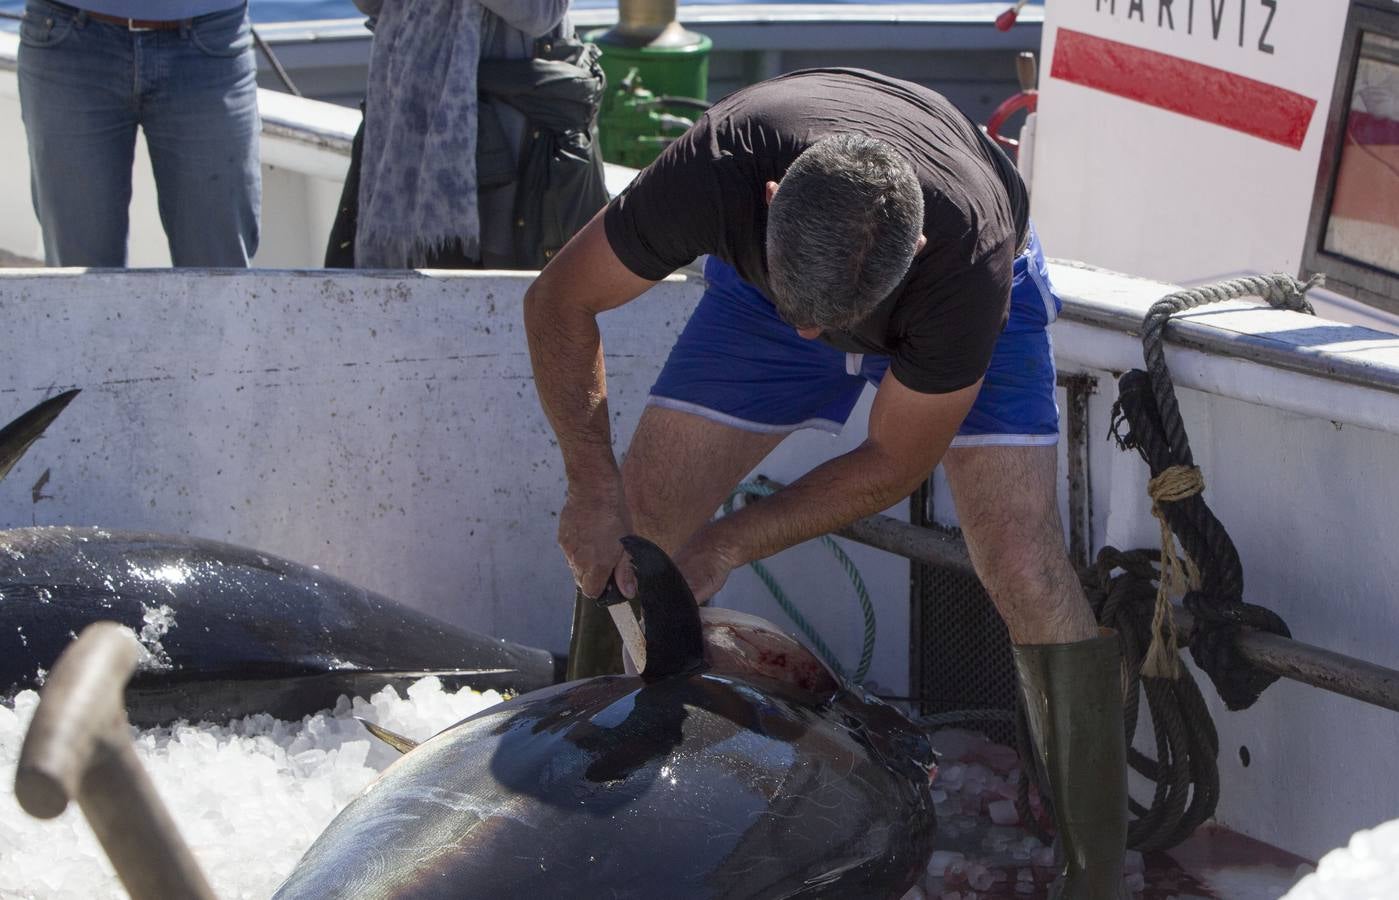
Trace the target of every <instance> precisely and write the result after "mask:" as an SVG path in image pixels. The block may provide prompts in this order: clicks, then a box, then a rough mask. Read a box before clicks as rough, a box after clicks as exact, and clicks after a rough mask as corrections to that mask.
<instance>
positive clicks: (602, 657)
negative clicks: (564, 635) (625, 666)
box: [564, 591, 622, 681]
mask: <svg viewBox="0 0 1399 900" xmlns="http://www.w3.org/2000/svg"><path fill="white" fill-rule="evenodd" d="M621 673H622V638H621V637H620V636H619V635H618V634H617V626H615V625H613V624H612V616H611V615H609V614H608V612H607V610H605V609H603V608H602V607H600V606H598V605H597V601H596V600H592V599H590V598H588V597H585V596H583V592H582V591H578V592H577V593H576V594H575V595H574V600H573V634H572V636H571V637H570V638H569V641H568V668H567V670H566V671H565V673H564V678H566V679H567V680H569V681H574V680H576V679H579V678H592V677H593V676H594V675H620V674H621Z"/></svg>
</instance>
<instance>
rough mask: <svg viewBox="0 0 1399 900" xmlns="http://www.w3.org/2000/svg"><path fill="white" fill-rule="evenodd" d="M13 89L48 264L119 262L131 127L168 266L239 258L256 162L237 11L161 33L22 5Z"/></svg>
mask: <svg viewBox="0 0 1399 900" xmlns="http://www.w3.org/2000/svg"><path fill="white" fill-rule="evenodd" d="M19 97H20V108H21V111H22V113H23V117H24V126H25V130H26V131H27V133H28V136H29V165H30V185H31V189H32V192H33V197H34V211H35V213H37V214H38V217H39V224H40V226H41V227H42V229H43V233H44V258H45V261H46V262H47V263H48V264H49V265H51V266H108V267H119V266H124V265H125V264H126V239H127V230H128V214H127V210H128V208H129V207H130V205H131V166H132V162H133V160H134V158H135V150H136V129H137V127H138V126H139V127H140V128H141V129H142V130H143V131H144V132H145V135H146V145H147V147H148V148H149V150H150V157H151V166H152V169H153V171H154V174H155V184H156V194H157V197H158V202H159V208H160V220H161V224H162V225H163V226H164V227H165V235H166V237H167V238H168V239H169V241H170V257H171V260H172V261H173V262H174V264H175V265H177V266H228V267H243V266H247V265H248V258H249V257H251V256H252V255H253V254H254V253H255V252H256V251H257V242H258V214H259V207H260V205H261V200H262V170H261V167H260V165H259V162H258V138H259V132H260V124H259V120H258V114H257V82H256V63H255V60H254V59H253V50H252V35H251V31H250V29H249V25H248V16H247V8H246V6H238V7H235V8H233V9H229V10H225V11H223V12H217V13H211V14H209V15H205V16H199V17H198V18H195V19H191V20H190V21H189V22H188V23H186V24H184V25H182V26H181V27H180V28H177V29H173V30H168V31H128V30H127V29H126V28H125V27H124V26H121V25H111V24H108V23H105V22H99V21H96V20H95V19H92V18H91V17H89V16H88V15H87V13H84V12H82V11H80V10H77V9H75V8H73V7H71V6H67V5H65V4H61V3H51V2H48V0H29V2H28V5H27V7H26V9H25V12H24V22H23V23H22V25H21V26H20V48H19Z"/></svg>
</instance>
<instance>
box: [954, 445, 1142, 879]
mask: <svg viewBox="0 0 1399 900" xmlns="http://www.w3.org/2000/svg"><path fill="white" fill-rule="evenodd" d="M1057 460H1058V454H1057V453H1056V451H1055V448H1053V447H967V448H959V449H955V450H951V451H949V452H948V453H947V456H946V458H945V459H944V460H943V464H944V466H945V467H946V470H947V476H948V481H949V484H950V485H951V487H952V497H953V500H954V501H955V502H956V504H957V514H958V518H959V519H960V520H961V522H962V532H963V534H965V535H966V538H967V546H968V548H969V549H970V551H971V556H972V562H973V564H974V565H975V566H976V570H977V574H978V575H979V576H980V577H981V580H982V583H983V584H984V585H985V586H986V591H987V593H988V594H990V595H991V600H992V602H994V603H995V604H996V609H997V610H999V611H1000V613H1001V617H1002V618H1004V619H1005V622H1006V626H1007V627H1008V628H1009V629H1010V637H1011V641H1012V642H1013V643H1014V644H1015V646H1014V648H1013V653H1014V657H1015V669H1016V675H1017V677H1018V679H1019V682H1020V693H1021V697H1022V699H1023V701H1024V705H1025V716H1026V720H1027V722H1028V723H1029V726H1030V734H1031V736H1032V737H1033V739H1034V744H1035V749H1036V756H1037V758H1036V763H1037V767H1038V768H1039V770H1040V771H1041V772H1042V773H1043V774H1044V776H1045V779H1046V781H1047V782H1048V785H1049V792H1050V796H1051V798H1052V800H1053V807H1054V820H1055V825H1056V828H1055V833H1056V837H1057V840H1058V845H1059V848H1060V855H1061V858H1062V861H1063V870H1062V873H1061V875H1060V877H1059V879H1058V880H1057V881H1056V882H1055V884H1054V886H1053V887H1052V888H1051V891H1050V897H1051V898H1053V900H1121V898H1125V897H1126V896H1127V893H1126V891H1125V889H1124V887H1123V884H1122V856H1123V852H1124V850H1125V845H1126V839H1127V759H1126V756H1127V751H1126V741H1125V740H1124V734H1123V720H1122V688H1121V666H1122V663H1121V653H1120V650H1119V649H1118V645H1117V637H1116V635H1113V634H1107V635H1101V636H1100V634H1099V631H1098V627H1097V623H1096V622H1095V621H1094V618H1093V613H1092V610H1091V609H1090V608H1089V606H1088V602H1087V600H1085V599H1084V596H1083V588H1082V587H1081V586H1080V584H1079V581H1078V576H1077V575H1076V574H1075V573H1074V569H1073V566H1072V565H1071V564H1070V563H1069V558H1068V554H1066V553H1065V552H1064V530H1063V525H1062V524H1061V522H1060V519H1059V505H1058V501H1057V498H1056V496H1055V485H1056V468H1057V466H1056V463H1057Z"/></svg>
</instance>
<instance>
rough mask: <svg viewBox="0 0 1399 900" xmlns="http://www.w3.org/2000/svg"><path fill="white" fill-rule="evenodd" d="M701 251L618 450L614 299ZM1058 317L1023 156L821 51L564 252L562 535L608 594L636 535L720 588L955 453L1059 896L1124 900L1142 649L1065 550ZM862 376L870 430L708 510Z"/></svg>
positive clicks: (697, 588)
mask: <svg viewBox="0 0 1399 900" xmlns="http://www.w3.org/2000/svg"><path fill="white" fill-rule="evenodd" d="M705 254H707V255H708V261H707V262H706V264H705V271H704V274H705V279H706V281H707V289H706V291H705V293H704V296H703V298H702V299H701V300H700V302H699V305H698V306H697V308H696V309H695V311H694V314H693V315H692V316H691V318H690V321H689V322H688V324H687V325H686V326H685V329H684V331H683V333H682V334H681V336H680V339H679V341H678V342H677V343H676V345H675V348H674V349H673V350H672V352H671V355H670V358H669V359H668V361H667V362H666V365H665V367H664V369H663V371H662V372H661V375H660V377H659V379H658V380H657V382H656V384H655V386H654V387H653V388H652V393H651V398H650V403H649V405H648V406H647V408H646V410H645V412H644V413H643V415H642V417H641V421H640V424H639V425H638V427H637V430H636V434H635V435H634V436H633V438H632V441H631V445H630V447H629V449H628V451H627V454H626V461H625V463H623V464H622V465H621V466H620V467H619V466H618V463H617V460H616V456H615V454H614V453H613V448H612V438H611V430H610V427H609V418H608V409H607V385H606V377H605V369H604V365H603V348H602V344H601V340H600V337H599V331H598V326H597V320H596V317H597V316H598V315H599V314H600V313H603V312H605V311H607V310H609V309H613V308H615V307H618V306H621V305H622V304H624V303H627V302H628V301H630V300H632V299H633V298H635V297H636V296H638V295H639V294H641V293H643V292H645V291H646V290H647V288H649V287H650V286H651V285H652V284H653V283H655V282H656V281H658V280H659V279H661V278H664V277H665V276H666V275H668V274H670V273H671V272H672V271H674V270H675V269H677V268H679V267H680V266H683V265H685V264H687V263H689V262H690V261H691V260H693V259H695V258H696V257H698V256H701V255H705ZM1058 308H1059V301H1058V298H1057V297H1056V296H1055V295H1054V293H1053V291H1052V289H1051V288H1050V285H1049V279H1048V277H1047V274H1046V270H1045V265H1044V257H1043V255H1042V254H1041V251H1040V248H1039V243H1038V241H1037V240H1036V237H1035V233H1034V230H1033V228H1032V227H1031V225H1030V222H1029V202H1028V198H1027V195H1026V191H1025V186H1024V184H1023V183H1022V182H1021V180H1020V177H1019V175H1018V174H1017V173H1016V171H1015V168H1014V166H1013V165H1012V164H1011V163H1010V161H1009V160H1008V159H1007V158H1006V157H1005V155H1004V154H1002V153H1001V152H1000V150H999V149H998V148H997V147H996V146H995V145H994V144H993V143H992V142H991V141H990V140H988V139H987V138H986V137H985V136H984V135H982V133H981V132H980V131H979V130H978V129H977V128H976V126H975V125H973V124H972V123H971V122H970V121H969V120H968V119H967V118H966V117H965V116H963V115H962V114H961V113H960V112H959V111H957V109H955V108H954V107H953V106H952V105H951V104H950V103H949V102H948V101H947V100H946V99H944V98H943V97H941V96H940V95H938V94H936V93H934V92H932V91H930V90H927V89H925V88H922V87H919V86H918V85H915V84H910V83H907V82H903V81H898V80H895V79H892V78H887V77H885V76H882V75H877V74H874V73H871V72H862V71H855V70H839V69H823V70H808V71H803V72H796V73H792V74H790V75H785V76H782V77H780V78H776V79H773V80H771V81H767V82H763V83H761V84H758V85H754V86H752V87H749V88H747V89H744V90H741V91H738V92H737V93H735V94H732V95H730V96H729V97H727V98H726V99H724V100H723V101H721V102H719V103H717V104H715V106H714V107H713V108H712V109H710V110H709V112H708V113H707V114H706V115H705V116H704V117H703V118H702V119H701V120H700V122H699V123H698V124H696V125H695V126H694V127H693V128H692V129H690V130H689V131H688V132H687V133H686V134H685V135H684V136H683V137H681V138H680V139H679V140H677V141H676V142H675V143H673V144H672V145H671V146H669V147H668V148H667V149H666V150H665V152H664V153H663V154H662V155H661V156H660V158H658V159H657V160H656V161H655V162H654V163H653V164H652V165H650V166H649V167H647V168H646V170H645V171H643V172H642V173H641V174H640V175H639V176H638V177H637V179H636V181H635V182H634V183H633V184H632V185H631V187H630V188H629V189H628V190H627V191H626V192H625V193H624V194H623V195H622V196H620V197H618V198H616V199H615V200H613V201H612V203H611V204H610V205H609V206H608V207H607V208H606V209H605V210H604V211H603V212H602V213H600V214H599V215H598V216H597V217H596V218H594V219H593V220H592V222H591V223H590V224H589V225H588V226H587V227H586V228H584V230H583V231H581V232H580V233H579V234H578V235H577V236H576V237H575V238H574V239H573V240H572V241H571V242H570V243H569V244H568V245H567V246H565V247H564V248H563V250H562V251H560V253H559V255H558V257H557V258H555V259H554V261H553V262H552V263H551V264H550V265H549V266H548V268H547V269H545V271H544V272H543V273H542V274H541V275H540V277H539V278H538V280H536V281H535V283H534V284H533V286H532V287H531V288H530V290H529V292H528V294H527V295H526V298H525V325H526V331H527V333H528V337H529V346H530V354H531V358H532V361H533V365H534V375H535V380H536V384H537V386H538V390H539V395H540V400H541V402H542V404H543V406H544V410H545V412H546V414H547V415H548V417H549V420H550V422H551V423H552V425H553V428H554V431H555V434H556V435H557V437H558V441H559V447H560V450H561V451H562V453H563V459H564V465H565V470H566V474H567V479H568V495H567V499H566V501H565V503H564V507H563V509H562V511H561V513H560V517H559V543H560V545H561V546H562V547H563V550H564V554H565V556H566V557H567V560H568V564H569V566H570V568H571V569H572V571H573V574H574V578H575V580H576V581H577V583H578V586H579V589H580V590H581V591H582V593H583V594H585V595H587V596H589V597H596V596H597V595H599V594H600V593H601V592H602V590H603V589H604V586H605V585H606V583H607V580H608V578H609V576H614V575H615V577H616V579H617V583H618V585H619V586H620V587H621V589H622V592H623V593H624V594H627V595H631V594H632V593H633V591H634V583H633V578H632V573H631V572H630V570H629V567H628V566H619V563H620V562H621V556H622V550H621V545H620V544H619V543H618V538H620V537H621V536H622V535H624V534H627V533H631V532H634V533H637V534H641V535H644V536H645V537H647V538H649V539H651V540H652V541H654V542H656V543H657V544H659V545H660V546H661V547H662V548H664V549H665V550H666V551H667V552H669V553H671V554H672V555H673V556H674V557H675V559H676V562H677V563H678V564H679V565H680V568H681V570H682V571H683V572H684V573H685V576H686V578H687V579H688V580H689V582H690V585H691V587H692V588H693V589H694V592H695V596H696V598H697V599H698V600H700V601H701V602H704V601H705V600H708V599H709V598H710V597H712V596H713V595H714V593H715V592H716V591H718V590H719V588H720V587H721V586H722V585H723V584H724V581H725V579H726V578H727V577H728V574H729V572H730V571H732V570H733V569H734V568H735V567H737V566H741V565H743V564H745V563H748V562H751V561H753V560H757V559H761V558H763V557H766V556H769V555H771V554H774V553H777V552H778V551H780V550H783V549H785V548H787V547H791V546H793V545H794V544H798V543H800V542H802V541H805V540H808V539H810V538H814V537H817V536H819V535H822V534H825V533H827V532H830V531H833V530H835V529H838V528H840V527H842V526H844V525H847V524H849V523H850V522H853V521H855V520H856V519H859V518H861V517H864V516H867V515H870V514H872V513H876V512H878V511H880V510H883V509H885V508H887V507H889V506H890V505H892V504H893V503H896V502H897V501H898V500H899V499H901V498H903V497H905V496H907V495H908V494H909V493H910V492H911V491H912V490H913V489H914V488H916V487H917V486H918V485H919V484H920V483H921V482H922V481H923V480H924V479H926V478H927V477H928V474H929V473H930V472H931V471H932V470H933V468H934V467H935V466H937V465H938V463H939V462H941V463H942V465H943V467H944V469H945V471H946V473H947V477H948V481H949V484H950V485H951V488H952V494H953V499H954V501H955V503H956V506H957V512H958V517H959V519H960V521H961V525H962V530H963V532H964V534H965V536H966V540H967V544H968V547H969V549H970V551H971V556H972V560H973V562H974V564H975V566H976V570H977V573H978V574H979V576H980V578H981V580H982V582H983V583H984V584H985V586H986V589H987V591H988V593H989V594H990V596H991V599H992V600H993V602H994V603H995V605H996V608H997V609H998V610H999V612H1000V614H1001V616H1002V617H1003V618H1004V619H1005V622H1006V624H1007V626H1008V627H1009V629H1010V635H1011V639H1012V641H1013V642H1014V644H1015V659H1016V667H1017V671H1018V674H1019V677H1020V684H1021V689H1022V694H1023V697H1024V699H1025V702H1026V706H1027V710H1028V713H1029V721H1030V723H1031V728H1032V731H1033V733H1034V737H1035V742H1036V746H1037V750H1038V753H1039V757H1040V759H1039V760H1038V762H1039V763H1040V764H1041V765H1042V766H1043V767H1044V771H1045V773H1046V775H1047V776H1048V779H1049V782H1050V785H1051V787H1052V797H1053V801H1054V809H1055V817H1056V821H1057V825H1058V834H1059V837H1060V841H1061V844H1062V846H1063V849H1064V856H1065V872H1064V877H1063V878H1062V879H1061V880H1060V883H1059V887H1058V889H1057V893H1056V896H1059V897H1064V898H1072V900H1080V898H1090V900H1099V898H1116V897H1120V896H1126V895H1125V894H1123V893H1122V884H1121V859H1122V853H1123V845H1124V841H1125V836H1126V770H1125V761H1124V756H1125V749H1124V740H1123V729H1122V697H1121V688H1120V680H1119V666H1120V656H1119V652H1118V648H1117V638H1116V636H1115V635H1107V636H1100V634H1099V630H1098V627H1097V623H1096V622H1095V620H1094V617H1093V614H1092V611H1091V610H1090V609H1089V606H1088V603H1087V601H1086V600H1085V599H1084V596H1083V592H1082V589H1081V587H1080V586H1079V583H1078V580H1077V577H1076V575H1075V572H1074V569H1073V567H1072V565H1071V564H1070V563H1069V560H1068V557H1067V555H1066V553H1065V550H1064V537H1063V527H1062V524H1061V523H1060V520H1059V513H1058V504H1057V501H1056V489H1055V485H1056V463H1057V454H1056V450H1055V443H1056V442H1057V439H1058V409H1057V407H1056V404H1055V398H1054V387H1055V383H1054V362H1053V358H1052V353H1051V348H1050V342H1049V337H1048V334H1047V333H1046V330H1045V329H1046V327H1047V326H1048V325H1049V323H1050V322H1051V321H1053V319H1054V318H1055V316H1056V314H1057V312H1058ZM866 382H872V383H874V384H877V385H878V390H877V392H876V393H875V397H874V405H873V407H872V409H871V411H870V415H869V423H868V429H867V430H868V437H867V438H866V440H865V441H864V443H862V444H861V445H860V446H859V447H857V448H856V449H854V450H852V451H850V452H849V453H846V454H844V455H842V456H838V457H836V458H834V459H831V460H829V461H827V462H825V463H823V464H822V465H820V466H818V467H816V468H815V469H813V470H812V471H810V472H809V473H807V474H806V475H804V476H803V477H801V478H800V479H797V480H796V481H795V482H793V483H792V484H791V485H789V486H788V487H786V488H785V489H783V490H782V491H780V492H779V493H777V494H776V495H774V496H772V497H769V498H766V499H764V500H763V501H762V502H761V503H755V504H751V505H748V506H745V507H744V508H742V509H740V510H739V511H737V512H736V513H734V514H732V515H728V516H724V517H723V518H720V519H717V520H713V521H711V516H712V514H713V513H714V511H715V510H716V509H717V508H718V506H719V505H720V504H721V503H722V501H723V500H724V498H725V497H726V496H727V495H728V494H729V492H730V491H731V490H732V489H733V487H734V486H735V485H736V484H737V483H738V481H739V480H740V479H741V478H742V477H743V476H744V475H745V474H747V473H748V472H749V471H750V470H751V469H752V468H753V467H754V466H755V465H757V464H758V462H759V461H760V460H762V459H763V457H764V456H766V455H767V454H768V452H769V451H771V450H772V449H773V448H774V447H775V446H777V444H778V443H779V442H780V441H781V440H782V439H783V437H785V436H786V435H787V434H789V433H791V432H792V431H795V430H797V429H800V428H818V429H823V430H827V431H831V432H836V431H839V430H840V428H841V427H842V425H843V424H844V423H845V420H846V418H847V417H848V416H849V415H850V412H851V410H852V409H853V407H854V405H855V403H856V401H857V399H858V397H859V395H860V393H861V391H862V389H863V387H864V385H865V383H866ZM578 674H588V673H578Z"/></svg>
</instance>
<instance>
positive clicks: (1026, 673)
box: [1014, 632, 1130, 900]
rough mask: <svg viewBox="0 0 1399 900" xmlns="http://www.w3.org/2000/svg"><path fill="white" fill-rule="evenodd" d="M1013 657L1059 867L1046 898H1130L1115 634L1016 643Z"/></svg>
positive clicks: (1123, 740) (1119, 667)
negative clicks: (1045, 788)
mask: <svg viewBox="0 0 1399 900" xmlns="http://www.w3.org/2000/svg"><path fill="white" fill-rule="evenodd" d="M1014 652H1015V670H1016V673H1017V674H1018V675H1019V676H1020V693H1021V697H1022V699H1023V700H1024V701H1025V712H1026V719H1027V721H1028V722H1029V725H1030V736H1031V738H1032V739H1033V741H1034V744H1035V751H1036V753H1037V754H1038V759H1037V760H1036V762H1038V763H1039V765H1040V767H1041V771H1042V772H1043V773H1044V776H1045V778H1046V780H1047V781H1048V783H1049V792H1050V797H1051V799H1052V801H1053V804H1054V824H1055V827H1056V831H1057V834H1058V844H1059V846H1060V848H1061V851H1062V858H1063V862H1064V869H1063V872H1062V873H1061V874H1060V877H1059V878H1058V879H1057V880H1056V881H1055V883H1054V886H1053V887H1052V888H1051V889H1050V894H1049V896H1050V900H1129V898H1130V894H1128V893H1127V891H1126V889H1125V888H1124V887H1123V884H1122V857H1123V854H1124V853H1125V851H1126V845H1127V742H1126V738H1125V735H1124V731H1123V725H1122V653H1121V650H1120V649H1119V647H1118V643H1117V634H1116V633H1115V632H1106V633H1105V634H1104V636H1102V637H1098V638H1093V639H1091V640H1086V641H1076V642H1074V643H1071V644H1020V645H1017V646H1016V647H1015V648H1014Z"/></svg>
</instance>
